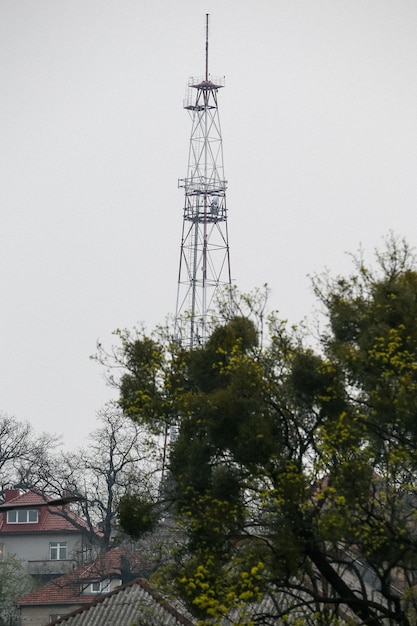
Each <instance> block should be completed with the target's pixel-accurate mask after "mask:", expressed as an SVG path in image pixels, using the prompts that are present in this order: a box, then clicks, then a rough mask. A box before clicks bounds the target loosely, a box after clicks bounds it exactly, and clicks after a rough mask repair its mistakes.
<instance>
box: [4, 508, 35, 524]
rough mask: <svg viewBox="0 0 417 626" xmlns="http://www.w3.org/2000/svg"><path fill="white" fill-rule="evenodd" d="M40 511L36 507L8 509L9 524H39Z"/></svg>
mask: <svg viewBox="0 0 417 626" xmlns="http://www.w3.org/2000/svg"><path fill="white" fill-rule="evenodd" d="M38 518H39V511H37V510H36V509H16V510H14V511H7V523H8V524H37V523H38Z"/></svg>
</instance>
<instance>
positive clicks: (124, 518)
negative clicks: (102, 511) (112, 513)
mask: <svg viewBox="0 0 417 626" xmlns="http://www.w3.org/2000/svg"><path fill="white" fill-rule="evenodd" d="M119 519H120V525H121V526H122V528H123V529H124V530H125V531H126V532H127V533H128V534H129V535H130V536H131V537H133V538H135V539H139V538H140V537H142V536H143V535H144V534H145V533H147V532H150V531H152V530H153V529H154V528H155V525H156V523H157V514H156V512H155V507H154V506H153V505H152V503H150V502H149V501H147V500H145V499H144V498H142V497H140V496H137V495H124V496H122V498H121V499H120V503H119Z"/></svg>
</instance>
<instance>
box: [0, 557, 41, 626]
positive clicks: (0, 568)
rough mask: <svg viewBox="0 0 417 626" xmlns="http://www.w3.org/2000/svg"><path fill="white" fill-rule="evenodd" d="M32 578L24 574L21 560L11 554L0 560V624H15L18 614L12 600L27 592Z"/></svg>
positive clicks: (9, 625)
mask: <svg viewBox="0 0 417 626" xmlns="http://www.w3.org/2000/svg"><path fill="white" fill-rule="evenodd" d="M33 587H34V583H33V579H32V578H31V577H30V576H29V575H28V574H26V572H25V569H24V567H23V566H22V563H21V561H20V560H19V559H18V558H17V557H16V556H15V555H13V554H8V555H7V556H4V557H3V559H2V560H1V561H0V624H1V625H2V626H16V625H17V624H18V623H19V615H18V611H17V608H16V606H15V605H14V601H15V600H17V599H18V598H21V597H22V596H24V595H25V594H26V593H29V592H30V591H31V590H32V588H33Z"/></svg>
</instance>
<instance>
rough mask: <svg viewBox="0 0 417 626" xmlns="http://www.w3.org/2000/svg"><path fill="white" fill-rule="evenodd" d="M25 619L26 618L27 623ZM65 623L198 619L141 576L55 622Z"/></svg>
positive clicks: (154, 624)
mask: <svg viewBox="0 0 417 626" xmlns="http://www.w3.org/2000/svg"><path fill="white" fill-rule="evenodd" d="M23 624H24V622H22V626H23ZM52 624H54V625H58V624H62V626H96V625H97V624H100V626H144V625H146V626H195V622H194V621H193V620H192V618H190V617H189V616H187V615H186V614H185V613H183V612H182V611H179V610H177V609H176V608H174V607H173V606H172V604H170V603H169V602H167V601H166V600H165V599H163V597H162V596H160V595H159V594H158V593H156V592H155V591H154V590H153V589H152V588H151V586H150V585H149V583H148V582H147V581H145V580H143V579H140V578H137V579H135V580H133V581H131V582H130V583H127V584H126V585H123V586H121V587H119V588H117V589H115V590H114V591H112V592H111V593H108V594H106V595H104V596H101V597H99V598H96V599H95V601H94V602H92V603H91V604H89V605H87V606H84V607H82V608H80V609H78V610H77V611H74V612H73V613H71V614H69V615H67V616H65V617H62V618H60V619H57V620H56V621H54V622H51V625H52Z"/></svg>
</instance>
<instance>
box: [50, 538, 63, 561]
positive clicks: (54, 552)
mask: <svg viewBox="0 0 417 626" xmlns="http://www.w3.org/2000/svg"><path fill="white" fill-rule="evenodd" d="M49 558H50V559H51V561H65V560H66V558H67V542H66V541H52V542H51V543H50V544H49Z"/></svg>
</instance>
